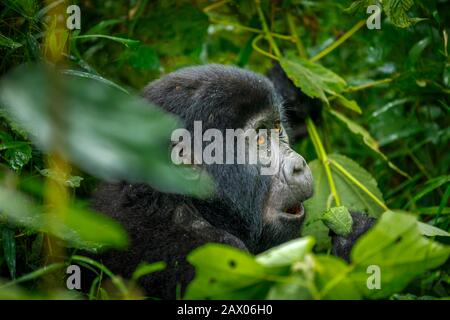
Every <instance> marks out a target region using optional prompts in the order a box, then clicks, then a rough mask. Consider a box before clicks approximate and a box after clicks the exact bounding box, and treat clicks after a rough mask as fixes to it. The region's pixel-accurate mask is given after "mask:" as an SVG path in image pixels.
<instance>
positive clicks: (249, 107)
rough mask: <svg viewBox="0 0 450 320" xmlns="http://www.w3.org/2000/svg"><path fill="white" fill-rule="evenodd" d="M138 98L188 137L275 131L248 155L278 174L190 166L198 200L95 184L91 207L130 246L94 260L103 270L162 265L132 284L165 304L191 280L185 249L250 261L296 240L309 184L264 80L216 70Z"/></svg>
mask: <svg viewBox="0 0 450 320" xmlns="http://www.w3.org/2000/svg"><path fill="white" fill-rule="evenodd" d="M143 96H144V97H145V98H146V99H148V101H150V102H152V103H153V104H155V105H157V106H160V107H161V108H163V109H165V110H166V111H168V112H170V113H172V114H175V115H177V116H178V117H179V118H181V119H182V121H183V123H184V125H185V128H186V129H187V130H189V132H191V133H192V134H193V129H194V121H202V127H203V132H204V131H206V130H207V129H210V128H215V129H218V130H220V131H221V132H222V133H223V136H224V137H225V130H226V129H238V128H240V129H244V130H246V129H251V128H253V129H256V130H258V129H273V128H275V129H277V131H278V132H279V143H278V147H277V148H272V147H273V145H272V141H271V139H270V138H268V137H261V136H256V139H257V145H258V146H257V147H258V148H272V149H271V150H272V152H274V155H275V157H276V160H277V161H278V162H279V170H278V172H277V173H276V174H274V175H261V172H260V169H261V164H259V163H256V164H248V163H247V164H211V165H205V164H198V165H196V169H197V170H199V171H202V170H205V171H206V172H208V174H209V175H210V176H211V177H212V178H213V180H214V181H215V193H214V194H213V195H211V196H210V197H209V198H207V199H196V198H192V197H189V196H183V195H177V194H168V193H162V192H159V191H157V190H155V189H153V188H152V187H150V186H149V185H146V184H131V183H127V182H121V183H104V184H102V185H100V186H99V187H98V190H97V191H96V193H95V195H94V199H93V201H92V207H93V208H94V209H95V210H97V211H100V212H104V213H106V214H108V215H109V216H111V217H113V218H114V219H116V220H118V221H119V222H121V223H122V224H123V225H124V227H125V228H126V230H127V231H128V234H129V235H130V237H131V245H130V248H129V250H128V251H125V252H119V251H113V250H111V251H108V252H106V253H103V254H102V256H101V259H102V262H103V263H104V264H105V265H106V266H107V267H109V268H110V269H111V270H112V271H113V272H115V273H118V274H120V275H122V276H124V277H130V276H131V274H132V272H133V271H134V270H135V268H136V266H137V265H138V264H139V263H141V262H143V261H146V262H156V261H165V262H166V263H167V268H166V269H165V270H163V271H161V272H157V273H154V274H151V275H149V276H145V277H143V278H141V280H140V285H141V286H142V287H143V288H144V289H145V290H146V293H147V295H148V296H151V297H158V298H163V299H173V298H175V297H176V293H177V290H178V289H177V288H178V286H179V285H180V286H181V287H180V288H181V292H184V289H185V287H186V285H187V284H188V283H189V281H191V280H192V278H193V276H194V270H193V267H192V266H191V265H189V264H188V262H187V261H186V260H185V257H186V255H188V254H189V253H190V252H191V251H192V250H193V249H194V248H196V247H198V246H201V245H203V244H205V243H208V242H216V243H224V244H228V245H231V246H234V247H237V248H240V249H242V250H247V251H249V252H251V253H253V254H256V253H259V252H262V251H264V250H266V249H268V248H271V247H273V246H275V245H278V244H280V243H283V242H285V241H288V240H291V239H293V238H296V237H298V236H299V232H300V227H301V224H302V222H303V220H304V216H305V212H304V209H303V204H302V203H303V201H305V200H306V199H308V198H309V197H311V195H312V193H313V183H312V176H311V172H310V169H309V167H308V165H307V164H306V162H305V160H304V159H303V158H302V157H301V156H300V155H299V154H297V153H296V152H295V151H293V150H292V149H291V148H290V146H289V142H288V137H287V135H286V134H285V128H284V124H285V119H284V109H283V104H282V99H281V97H280V96H279V95H278V94H277V92H276V91H275V89H274V86H273V84H272V83H271V82H270V81H269V80H268V79H267V78H265V77H264V76H261V75H257V74H255V73H253V72H249V71H245V70H242V69H238V68H234V67H227V66H221V65H206V66H199V67H189V68H185V69H182V70H179V71H176V72H174V73H171V74H168V75H166V76H164V77H163V78H161V79H159V80H156V81H154V82H152V83H150V84H149V85H148V86H147V87H146V88H145V89H144V92H143ZM235 156H237V155H235Z"/></svg>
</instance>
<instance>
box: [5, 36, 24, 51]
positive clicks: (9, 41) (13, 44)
mask: <svg viewBox="0 0 450 320" xmlns="http://www.w3.org/2000/svg"><path fill="white" fill-rule="evenodd" d="M21 46H22V44H21V43H17V42H15V41H14V40H12V39H10V38H8V37H5V36H4V35H2V34H0V47H8V48H10V49H17V48H20V47H21Z"/></svg>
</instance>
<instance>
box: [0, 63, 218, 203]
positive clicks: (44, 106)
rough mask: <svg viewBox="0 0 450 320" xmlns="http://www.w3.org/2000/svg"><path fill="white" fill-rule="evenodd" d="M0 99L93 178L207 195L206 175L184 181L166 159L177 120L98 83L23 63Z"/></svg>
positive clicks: (0, 88) (38, 137)
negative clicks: (141, 183) (140, 183)
mask: <svg viewBox="0 0 450 320" xmlns="http://www.w3.org/2000/svg"><path fill="white" fill-rule="evenodd" d="M0 99H1V102H2V105H4V106H5V107H6V110H7V111H8V113H9V114H10V115H11V117H12V118H13V120H15V121H16V122H19V123H20V125H21V126H22V127H24V128H25V129H27V131H28V132H29V133H30V136H31V137H32V139H33V141H34V142H35V143H36V144H37V145H38V146H39V147H40V148H42V149H43V150H44V151H46V152H57V153H61V154H63V155H65V156H66V157H67V158H69V159H70V161H71V162H73V163H74V164H76V165H77V166H79V167H80V168H82V169H83V170H85V171H86V172H88V173H90V174H92V175H94V176H96V177H99V178H102V179H108V180H110V179H114V180H119V179H123V180H127V181H130V182H147V183H149V184H150V185H152V186H153V187H155V188H157V189H159V190H162V191H165V192H176V193H188V194H192V195H198V196H204V195H206V194H209V193H210V192H211V191H212V183H211V179H210V178H209V176H207V175H206V174H205V175H200V177H199V178H198V179H196V180H192V179H190V178H189V177H188V175H186V173H185V172H186V170H187V168H185V167H179V166H175V165H173V163H172V161H171V159H170V152H169V151H168V150H169V146H170V136H171V134H172V132H173V130H174V129H176V128H178V127H180V125H179V122H178V121H177V120H176V119H175V118H174V117H173V116H171V115H169V114H167V113H166V112H163V111H162V110H161V109H159V108H157V107H155V106H152V105H151V104H150V103H148V102H146V101H144V100H142V99H140V98H137V97H133V96H129V95H127V94H125V93H124V92H121V91H119V90H117V89H116V88H114V87H112V86H111V85H107V84H105V83H103V81H97V79H92V78H91V77H90V78H80V77H78V76H76V77H73V76H67V75H63V76H61V75H60V74H59V73H55V72H52V71H51V70H48V69H45V68H43V67H42V66H30V67H26V66H24V67H19V68H18V69H15V70H14V71H13V72H11V73H10V74H9V75H8V76H6V78H3V79H2V81H1V83H0Z"/></svg>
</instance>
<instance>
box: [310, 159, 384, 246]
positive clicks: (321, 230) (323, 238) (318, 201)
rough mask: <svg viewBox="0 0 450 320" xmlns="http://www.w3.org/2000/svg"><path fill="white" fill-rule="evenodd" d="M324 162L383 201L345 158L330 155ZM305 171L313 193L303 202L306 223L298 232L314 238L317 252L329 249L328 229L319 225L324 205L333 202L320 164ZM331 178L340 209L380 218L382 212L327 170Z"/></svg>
mask: <svg viewBox="0 0 450 320" xmlns="http://www.w3.org/2000/svg"><path fill="white" fill-rule="evenodd" d="M328 158H329V159H330V160H332V161H336V162H337V163H338V164H340V165H341V166H343V167H344V168H345V169H346V170H347V171H348V172H349V173H350V174H351V175H352V176H353V177H354V178H355V179H356V180H357V181H359V182H360V183H361V184H362V185H363V186H364V187H366V188H367V189H368V190H369V192H371V194H373V195H374V196H375V197H376V198H378V199H379V201H380V202H382V203H383V197H382V194H381V192H380V190H379V189H378V187H377V182H376V181H375V179H374V178H373V177H372V175H371V174H370V173H368V172H367V171H366V170H365V169H363V168H362V167H361V166H359V165H358V164H357V163H356V162H354V161H353V160H351V159H349V158H347V157H345V156H342V155H337V154H330V155H328ZM309 167H310V168H311V170H312V174H313V177H314V190H315V193H314V195H313V197H312V198H311V199H308V200H307V201H305V210H306V219H305V222H304V226H303V228H302V236H306V235H312V236H314V237H315V238H316V241H317V249H318V250H324V249H327V248H329V247H330V238H329V236H328V228H327V227H326V226H325V224H324V223H323V222H322V221H321V216H322V214H323V212H325V211H326V210H327V204H329V205H330V206H334V204H332V203H334V201H333V199H332V198H331V192H330V187H329V185H328V180H327V177H326V174H325V169H324V167H323V164H322V163H321V161H320V160H314V161H312V162H311V163H310V164H309ZM331 174H332V177H333V180H334V183H335V185H336V189H337V193H338V194H339V197H340V199H341V202H342V203H341V205H343V206H345V207H347V208H348V209H350V210H355V211H361V212H366V213H368V214H369V215H370V216H372V217H378V216H380V215H381V213H382V212H383V211H384V209H383V208H382V207H381V206H380V205H379V204H378V203H377V202H375V201H374V200H373V199H372V198H371V197H370V196H368V194H367V193H366V192H365V191H363V190H361V189H360V188H359V187H358V186H356V185H355V184H354V183H353V182H351V181H350V180H349V179H348V178H347V177H345V176H344V175H343V174H342V173H341V172H339V171H338V170H337V169H336V168H335V167H334V166H331Z"/></svg>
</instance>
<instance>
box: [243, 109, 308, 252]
mask: <svg viewBox="0 0 450 320" xmlns="http://www.w3.org/2000/svg"><path fill="white" fill-rule="evenodd" d="M279 108H280V106H273V107H272V108H269V110H268V111H266V112H262V113H261V114H259V115H257V116H256V117H254V118H252V119H251V120H250V121H249V122H248V124H247V126H246V129H249V128H253V129H255V130H256V132H261V129H262V132H265V130H267V131H268V132H271V130H272V132H273V133H276V134H277V137H276V139H274V138H275V137H274V136H273V135H265V134H264V135H263V136H262V137H261V136H260V135H257V137H256V139H257V147H258V149H261V148H264V149H267V150H269V153H270V154H271V159H270V166H271V167H272V168H273V169H275V170H271V174H270V175H268V176H267V177H265V178H263V180H262V183H265V184H268V187H267V188H265V191H266V193H265V199H264V201H263V202H262V206H261V211H260V217H261V224H260V226H259V227H260V228H259V230H258V231H259V232H260V233H259V236H257V237H256V239H254V240H255V241H254V243H252V244H251V245H249V249H250V250H251V251H253V252H261V251H264V250H267V249H269V248H271V247H273V246H275V245H278V244H280V243H283V242H286V241H289V240H291V239H294V238H296V237H299V235H300V228H301V225H302V223H303V221H304V218H305V210H304V207H303V202H304V201H305V200H306V199H308V198H310V197H311V196H312V194H313V179H312V174H311V170H310V168H309V166H308V165H307V163H306V161H305V159H304V158H303V157H302V156H300V155H299V154H298V153H297V152H295V151H294V150H292V148H291V147H290V145H289V139H288V136H287V134H286V130H285V129H284V126H283V124H282V123H281V121H280V112H279ZM267 163H268V162H265V163H264V165H263V164H261V163H258V166H259V168H258V171H257V172H255V170H251V169H250V168H247V169H249V170H246V171H245V174H246V175H252V174H255V173H257V174H259V175H261V167H267V165H266V164H267ZM252 180H259V179H258V177H252V178H250V179H249V181H252ZM249 187H250V186H248V185H247V186H244V188H249ZM250 189H251V187H250ZM260 190H261V189H260ZM241 194H242V195H243V194H245V192H242V191H241Z"/></svg>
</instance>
